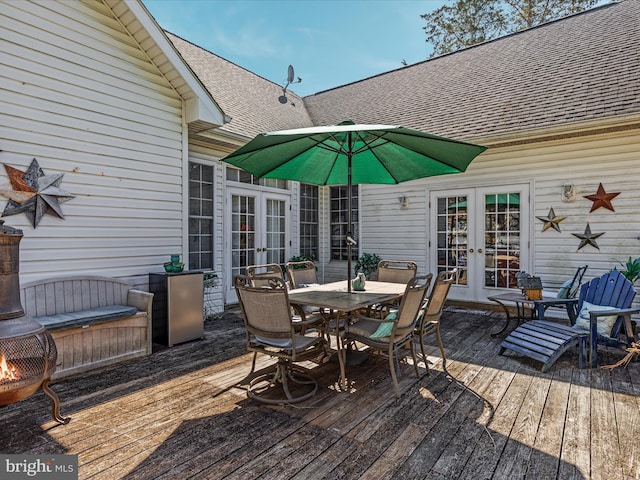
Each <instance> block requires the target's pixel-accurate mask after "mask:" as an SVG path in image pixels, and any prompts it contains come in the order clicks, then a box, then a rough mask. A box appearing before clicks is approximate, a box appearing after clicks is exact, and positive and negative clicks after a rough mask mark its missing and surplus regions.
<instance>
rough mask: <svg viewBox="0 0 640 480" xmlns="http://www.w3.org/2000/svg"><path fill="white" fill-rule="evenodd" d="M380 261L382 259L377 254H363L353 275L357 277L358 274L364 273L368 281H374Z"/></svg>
mask: <svg viewBox="0 0 640 480" xmlns="http://www.w3.org/2000/svg"><path fill="white" fill-rule="evenodd" d="M380 260H382V259H381V258H380V257H379V256H378V255H377V254H375V253H363V254H362V255H360V258H358V261H357V262H356V264H355V267H354V272H353V273H354V274H356V275H357V274H358V272H362V273H364V274H365V276H366V277H367V279H369V280H372V276H373V274H375V273H376V271H377V269H378V263H380Z"/></svg>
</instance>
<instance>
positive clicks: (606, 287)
mask: <svg viewBox="0 0 640 480" xmlns="http://www.w3.org/2000/svg"><path fill="white" fill-rule="evenodd" d="M635 295H636V291H635V289H634V288H633V284H632V283H631V282H630V281H629V280H627V279H626V278H625V277H624V275H622V274H621V273H620V272H619V271H617V270H614V271H612V272H609V273H606V274H604V275H602V276H600V277H596V278H594V279H592V280H590V281H589V282H587V283H585V284H583V285H582V286H581V287H580V296H579V297H578V299H577V300H576V302H577V309H576V311H577V312H578V316H577V318H576V321H575V323H574V324H573V325H572V326H567V325H561V324H559V323H555V322H550V321H547V320H544V319H539V320H532V321H530V322H526V323H523V324H522V325H520V326H519V327H518V328H516V329H515V330H513V331H512V332H511V333H510V334H509V335H508V336H507V338H505V339H504V341H503V342H502V344H501V346H500V354H501V355H502V354H503V353H504V352H505V350H507V349H509V350H513V351H514V352H517V353H520V354H522V355H525V356H527V357H530V358H534V359H536V360H539V361H541V362H542V363H543V365H542V371H543V372H546V371H547V370H549V368H551V365H553V363H554V362H555V361H556V360H557V359H558V358H560V356H561V355H562V354H563V353H564V352H566V351H567V350H568V349H569V348H572V347H575V346H577V347H578V348H579V366H580V368H584V367H585V366H587V364H588V365H589V366H590V367H592V368H595V367H597V366H598V344H602V345H607V346H615V345H619V344H620V340H619V339H618V337H619V335H620V332H621V330H622V328H624V329H625V333H626V336H627V343H630V342H631V340H633V338H634V333H633V326H632V323H631V315H632V314H634V313H638V312H640V308H631V303H632V302H633V298H634V297H635Z"/></svg>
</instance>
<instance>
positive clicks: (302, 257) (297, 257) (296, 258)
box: [289, 253, 318, 270]
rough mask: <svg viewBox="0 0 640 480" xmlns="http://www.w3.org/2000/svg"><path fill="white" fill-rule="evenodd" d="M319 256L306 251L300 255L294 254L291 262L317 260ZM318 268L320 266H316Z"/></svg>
mask: <svg viewBox="0 0 640 480" xmlns="http://www.w3.org/2000/svg"><path fill="white" fill-rule="evenodd" d="M316 260H317V258H316V256H315V255H313V254H311V255H307V254H305V253H301V254H299V255H294V256H293V257H291V258H290V259H289V261H290V262H307V261H308V262H314V263H315V262H316ZM295 268H302V267H301V266H296V267H295ZM317 269H318V267H317V266H316V270H317Z"/></svg>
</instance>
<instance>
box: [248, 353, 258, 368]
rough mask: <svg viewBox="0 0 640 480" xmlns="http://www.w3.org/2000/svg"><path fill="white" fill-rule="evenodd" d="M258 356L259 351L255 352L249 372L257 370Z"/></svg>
mask: <svg viewBox="0 0 640 480" xmlns="http://www.w3.org/2000/svg"><path fill="white" fill-rule="evenodd" d="M256 358H258V352H253V361H252V362H251V371H250V372H249V373H253V372H255V371H256Z"/></svg>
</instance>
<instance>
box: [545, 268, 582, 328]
mask: <svg viewBox="0 0 640 480" xmlns="http://www.w3.org/2000/svg"><path fill="white" fill-rule="evenodd" d="M587 268H589V266H588V265H583V266H581V267H578V269H577V270H576V272H575V273H574V275H573V278H570V279H568V280H567V281H566V282H564V283H563V284H562V286H561V287H560V290H558V293H556V295H555V298H556V299H558V300H559V301H557V300H556V299H553V298H547V296H548V294H545V298H543V299H542V300H539V301H536V303H535V306H536V312H534V313H536V315H537V316H538V317H541V318H544V316H545V313H546V311H547V310H548V309H549V308H551V307H555V308H561V309H564V310H566V311H567V316H568V317H569V323H570V324H571V323H573V322H574V321H575V317H576V313H577V312H576V311H575V306H576V303H574V302H569V303H568V302H566V300H567V299H573V298H576V295H577V294H578V291H579V289H580V285H581V284H582V278H583V277H584V274H585V272H586V271H587Z"/></svg>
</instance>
